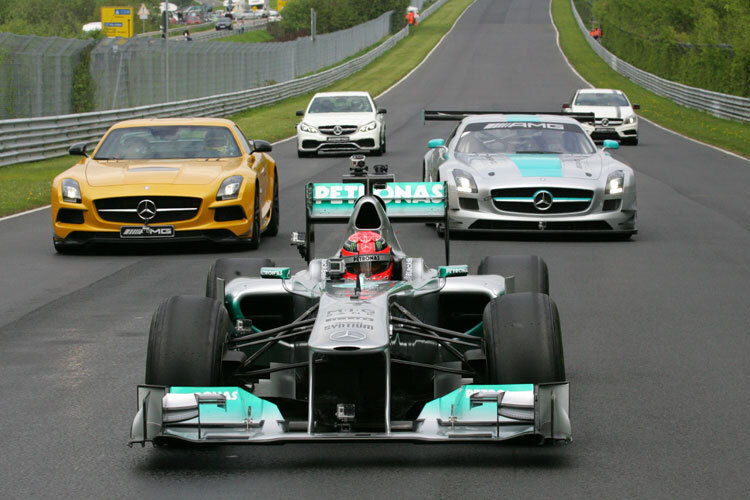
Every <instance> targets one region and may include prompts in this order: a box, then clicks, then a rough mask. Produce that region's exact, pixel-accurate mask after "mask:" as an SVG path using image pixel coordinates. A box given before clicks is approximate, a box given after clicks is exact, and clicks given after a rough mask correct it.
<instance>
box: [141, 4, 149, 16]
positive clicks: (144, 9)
mask: <svg viewBox="0 0 750 500" xmlns="http://www.w3.org/2000/svg"><path fill="white" fill-rule="evenodd" d="M149 14H150V12H149V11H148V9H147V8H146V4H145V3H142V4H141V8H140V9H138V17H140V18H141V19H148V15H149Z"/></svg>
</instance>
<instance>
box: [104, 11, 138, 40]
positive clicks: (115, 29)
mask: <svg viewBox="0 0 750 500" xmlns="http://www.w3.org/2000/svg"><path fill="white" fill-rule="evenodd" d="M102 31H103V32H104V35H105V36H108V37H110V38H114V37H117V36H122V37H125V38H130V37H132V36H133V9H132V8H131V7H102Z"/></svg>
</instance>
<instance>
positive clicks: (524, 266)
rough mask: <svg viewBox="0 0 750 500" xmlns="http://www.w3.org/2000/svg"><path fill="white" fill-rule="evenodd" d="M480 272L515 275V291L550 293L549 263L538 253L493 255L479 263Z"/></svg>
mask: <svg viewBox="0 0 750 500" xmlns="http://www.w3.org/2000/svg"><path fill="white" fill-rule="evenodd" d="M478 274H499V275H500V276H513V277H514V279H513V293H518V292H536V293H546V294H549V273H548V272H547V264H546V263H545V262H544V260H542V258H541V257H537V256H536V255H492V256H489V257H485V258H484V259H482V262H480V263H479V271H478Z"/></svg>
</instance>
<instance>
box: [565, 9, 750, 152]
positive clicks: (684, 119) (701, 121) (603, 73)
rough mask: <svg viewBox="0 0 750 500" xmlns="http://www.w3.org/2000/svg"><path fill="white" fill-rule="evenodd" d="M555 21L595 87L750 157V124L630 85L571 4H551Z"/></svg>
mask: <svg viewBox="0 0 750 500" xmlns="http://www.w3.org/2000/svg"><path fill="white" fill-rule="evenodd" d="M552 17H553V18H554V21H555V25H556V26H557V29H558V31H559V32H560V45H561V46H562V49H563V52H565V55H566V57H567V58H568V60H569V61H570V63H571V64H572V65H573V66H574V67H575V68H576V71H578V73H580V74H581V76H582V77H583V78H585V79H586V80H587V81H588V82H590V83H591V84H592V85H594V86H595V87H601V88H616V89H621V90H622V91H623V92H625V93H626V94H627V95H628V98H629V99H630V100H631V101H632V102H637V103H638V104H640V105H641V109H640V111H639V112H638V114H639V115H640V116H643V117H645V118H648V119H649V120H651V121H653V122H655V123H658V124H659V125H661V126H663V127H666V128H668V129H671V130H674V131H675V132H679V133H680V134H683V135H686V136H688V137H692V138H693V139H697V140H699V141H702V142H706V143H708V144H713V145H715V146H718V147H720V148H723V149H727V150H729V151H733V152H735V153H737V154H739V155H742V156H745V157H750V124H748V123H741V122H736V121H732V120H724V119H722V118H717V117H715V116H713V115H710V114H708V113H704V112H702V111H698V110H694V109H690V108H686V107H683V106H680V105H678V104H675V103H674V102H673V101H671V100H670V99H667V98H665V97H660V96H658V95H656V94H654V93H653V92H650V91H648V90H646V89H644V88H643V87H641V86H639V85H637V84H635V83H633V82H631V81H630V80H628V79H627V78H625V77H624V76H622V75H620V74H619V73H617V72H616V71H614V70H613V69H612V68H610V67H609V66H608V65H607V63H605V62H604V61H603V60H602V59H601V58H600V57H599V56H598V55H597V54H596V52H594V51H593V50H592V49H591V47H589V45H588V43H587V42H586V38H585V36H584V35H583V33H581V30H580V29H579V28H578V24H577V23H576V21H575V18H574V17H573V11H572V9H571V8H570V0H552Z"/></svg>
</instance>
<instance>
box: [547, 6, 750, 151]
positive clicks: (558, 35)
mask: <svg viewBox="0 0 750 500" xmlns="http://www.w3.org/2000/svg"><path fill="white" fill-rule="evenodd" d="M549 20H550V23H552V27H553V28H555V33H556V34H557V36H556V39H555V41H556V42H557V48H558V50H559V51H560V54H562V56H563V59H565V63H566V64H567V65H568V66H569V67H570V69H571V70H573V73H575V74H576V76H578V78H580V79H581V81H583V82H584V83H585V84H586V85H588V86H589V87H591V88H594V86H593V85H591V83H589V82H588V80H586V79H585V78H584V77H582V76H581V74H580V73H579V72H578V71H576V69H575V68H574V67H573V65H572V64H570V61H569V60H568V57H567V56H566V55H565V52H563V49H562V47H561V46H560V32H559V31H558V30H557V26H555V19H554V17H552V0H550V2H549ZM633 83H635V82H633ZM636 85H637V84H636ZM643 90H646V91H648V92H651V91H650V90H648V89H645V88H644V89H643ZM657 95H658V94H657ZM660 97H661V96H660ZM638 118H639V119H640V120H645V121H647V122H649V123H650V124H651V125H653V126H654V127H657V128H660V129H662V130H665V131H667V132H671V133H673V134H674V135H678V136H680V137H682V138H683V139H687V140H688V141H692V142H694V143H696V144H701V145H703V146H706V147H709V148H711V149H715V150H716V151H720V152H722V153H725V154H728V155H729V156H734V157H735V158H739V159H740V160H745V161H750V158H745V157H744V156H741V155H738V154H737V153H733V152H731V151H727V150H726V149H722V148H720V147H718V146H714V145H713V144H708V143H707V142H703V141H699V140H698V139H693V138H692V137H688V136H686V135H683V134H681V133H679V132H676V131H674V130H672V129H669V128H667V127H664V126H663V125H659V124H658V123H656V122H653V121H651V120H649V119H648V118H644V117H643V116H641V115H638Z"/></svg>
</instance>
